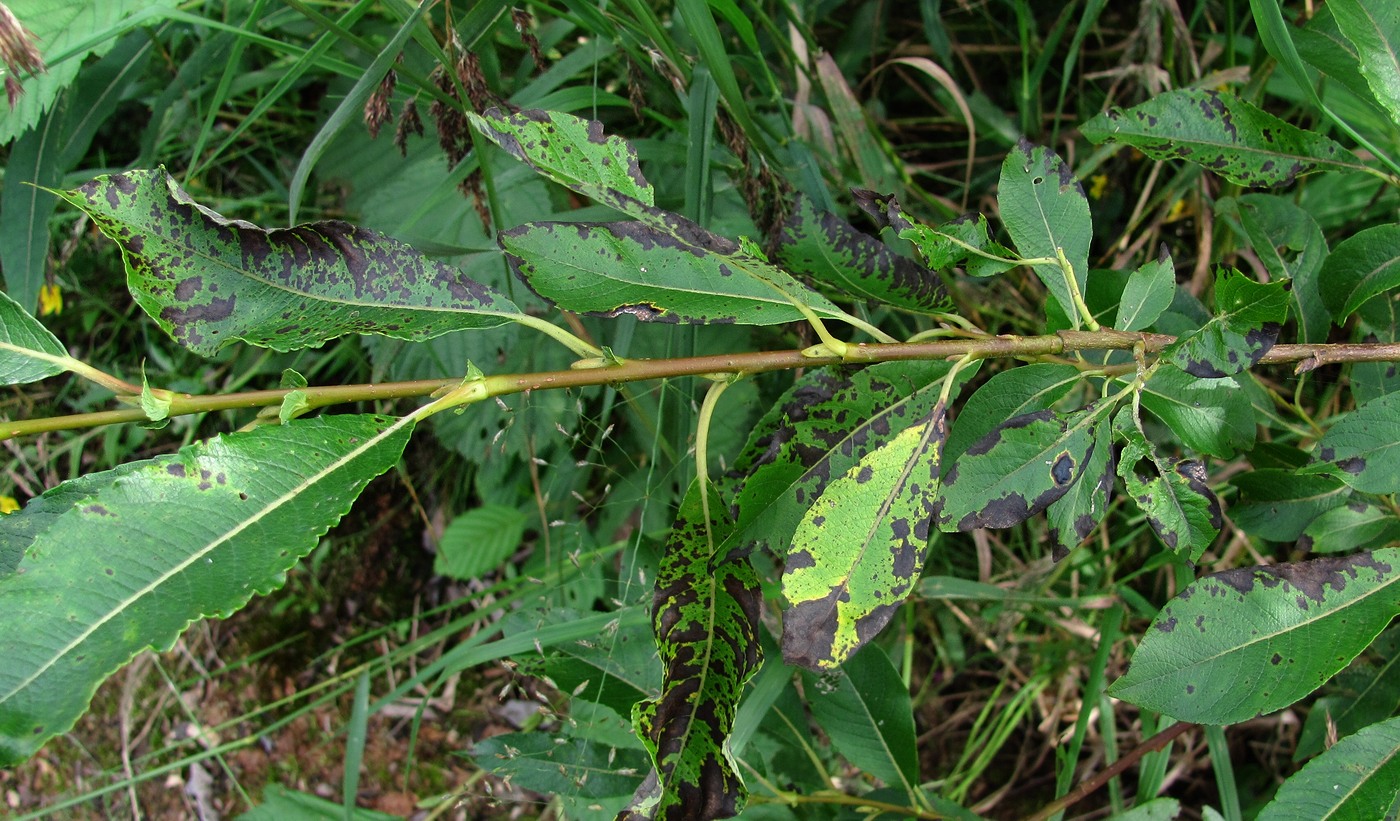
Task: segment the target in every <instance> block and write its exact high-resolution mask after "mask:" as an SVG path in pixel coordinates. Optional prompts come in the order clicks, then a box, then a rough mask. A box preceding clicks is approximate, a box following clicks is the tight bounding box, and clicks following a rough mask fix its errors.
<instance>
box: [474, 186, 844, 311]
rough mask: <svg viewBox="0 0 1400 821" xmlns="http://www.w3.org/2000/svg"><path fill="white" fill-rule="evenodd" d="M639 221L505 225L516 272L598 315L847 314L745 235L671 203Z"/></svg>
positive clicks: (541, 291)
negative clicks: (707, 224)
mask: <svg viewBox="0 0 1400 821" xmlns="http://www.w3.org/2000/svg"><path fill="white" fill-rule="evenodd" d="M634 210H635V212H636V213H637V214H638V215H639V216H642V217H643V219H641V220H639V221H636V222H607V223H582V222H532V223H526V224H525V225H521V226H518V227H516V228H511V229H510V230H507V231H502V232H501V233H500V237H499V239H500V243H501V247H502V248H503V249H505V252H506V259H507V261H509V263H510V266H511V269H512V270H514V271H515V273H516V275H517V276H518V277H520V279H521V280H522V281H523V282H525V284H526V285H528V286H529V287H530V290H532V291H534V292H535V293H536V294H537V295H539V296H540V297H541V298H543V299H545V300H548V301H549V302H551V303H553V304H554V305H557V306H558V307H560V308H562V309H564V310H567V311H574V312H576V313H582V314H590V315H593V316H602V317H616V316H622V315H631V316H634V317H636V318H637V319H640V320H642V321H644V322H679V323H685V324H708V323H737V324H740V325H775V324H778V323H782V322H793V321H798V320H802V319H803V318H804V317H803V314H802V312H801V311H799V310H798V309H797V307H796V306H795V305H794V304H793V303H794V302H796V303H799V304H802V305H805V306H807V307H808V308H810V309H811V310H812V311H813V312H815V313H816V314H817V315H818V316H821V317H824V318H836V319H839V318H842V317H844V316H845V313H844V312H842V311H841V310H840V309H839V308H837V307H836V306H835V305H834V304H833V303H832V302H831V301H830V300H829V299H827V298H826V297H824V296H822V295H821V294H819V293H817V292H816V291H814V290H812V289H811V288H810V287H808V286H807V285H804V284H802V283H801V282H798V281H797V280H796V279H795V278H794V277H793V276H792V275H791V274H789V273H788V272H787V271H784V270H783V269H781V268H779V267H777V266H775V265H773V264H772V263H770V262H768V261H767V260H765V259H761V258H759V257H757V256H754V255H753V254H752V253H750V252H748V251H747V250H745V249H744V248H743V247H741V246H740V244H739V243H737V242H734V241H732V240H730V239H727V238H725V237H722V236H720V235H718V234H715V233H713V232H711V231H708V230H706V229H704V228H702V227H700V225H698V224H696V223H694V222H692V221H690V220H688V219H686V218H685V217H682V216H681V215H679V214H673V213H671V212H669V211H663V210H661V209H657V208H647V207H643V206H640V205H638V206H637V208H636V209H634Z"/></svg>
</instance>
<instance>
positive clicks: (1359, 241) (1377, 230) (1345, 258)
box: [1319, 223, 1400, 325]
mask: <svg viewBox="0 0 1400 821" xmlns="http://www.w3.org/2000/svg"><path fill="white" fill-rule="evenodd" d="M1319 286H1320V290H1321V294H1322V302H1323V304H1324V305H1326V306H1327V310H1328V311H1330V312H1331V313H1332V320H1333V321H1334V322H1336V323H1337V324H1338V325H1341V324H1342V323H1344V322H1346V320H1347V317H1349V316H1351V315H1352V314H1353V313H1355V312H1356V310H1357V309H1358V308H1360V307H1361V306H1362V305H1364V304H1366V302H1367V301H1369V300H1371V299H1372V298H1374V297H1377V296H1380V295H1381V294H1384V293H1386V292H1387V291H1390V290H1391V289H1393V288H1395V287H1396V286H1400V225H1396V224H1394V223H1391V224H1388V225H1378V226H1376V227H1374V228H1367V229H1366V230H1364V231H1360V232H1358V233H1356V234H1353V235H1352V236H1350V237H1347V238H1346V239H1344V240H1342V241H1341V242H1340V243H1338V244H1337V247H1336V248H1334V249H1332V253H1331V254H1330V255H1329V256H1328V257H1327V261H1326V262H1324V263H1323V264H1322V272H1321V276H1320V279H1319Z"/></svg>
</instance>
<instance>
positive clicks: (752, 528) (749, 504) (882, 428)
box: [726, 361, 976, 553]
mask: <svg viewBox="0 0 1400 821" xmlns="http://www.w3.org/2000/svg"><path fill="white" fill-rule="evenodd" d="M950 367H951V364H950V363H948V362H929V361H911V362H882V363H879V364H876V365H872V366H870V367H868V368H861V369H860V370H857V371H855V372H852V373H847V372H844V369H821V370H813V371H810V372H808V373H807V374H804V375H803V376H802V377H801V378H800V379H798V380H797V381H796V382H795V383H794V384H793V386H792V387H791V388H789V389H788V390H787V391H786V392H784V393H783V395H782V396H781V397H780V398H779V399H778V401H777V402H776V403H775V404H774V405H773V407H772V409H771V410H770V411H769V412H768V413H766V414H764V416H763V418H762V419H760V420H759V422H758V424H756V425H755V426H754V428H753V430H752V432H751V433H750V435H749V441H748V442H747V443H745V445H744V449H743V451H741V452H740V455H739V457H738V459H736V460H735V463H734V468H733V473H734V474H736V475H738V476H740V477H743V480H742V483H741V484H740V486H739V490H738V492H737V493H736V494H735V498H734V500H733V506H734V509H735V510H736V511H737V515H736V521H737V527H736V529H735V533H734V535H733V536H732V537H731V538H730V539H729V541H728V542H727V543H726V547H733V546H735V545H737V544H738V543H740V542H743V543H745V544H753V546H754V547H755V549H756V550H758V551H771V552H775V553H776V552H779V551H785V550H786V549H787V546H788V544H789V541H790V540H791V538H792V534H793V531H794V530H796V528H797V524H798V522H800V521H801V520H802V517H803V516H804V515H805V514H806V512H807V510H808V509H809V508H810V507H812V505H813V503H814V502H815V501H816V500H817V499H818V498H819V497H820V496H821V495H822V493H823V492H825V490H826V487H827V485H828V484H829V483H830V482H831V481H833V480H834V479H837V478H839V477H841V476H843V475H845V473H846V472H847V471H849V470H850V469H851V467H852V466H854V465H855V464H856V463H857V462H859V461H860V460H861V459H863V458H865V456H866V455H867V454H869V453H871V452H873V451H874V450H875V449H876V448H878V447H880V446H881V445H884V444H885V443H887V442H889V441H890V440H891V439H892V438H893V437H894V436H896V435H897V434H898V433H899V432H900V431H902V430H904V429H906V428H908V427H909V426H910V425H912V424H914V423H915V422H916V421H917V420H919V419H921V418H923V417H925V416H927V415H928V414H929V413H930V412H931V411H932V410H933V406H934V404H935V403H936V402H937V400H938V393H939V389H940V387H941V383H940V381H939V380H940V379H941V378H942V377H943V376H944V375H946V374H947V373H948V371H949V369H950ZM975 373H976V369H975V368H972V367H966V368H963V369H962V370H960V371H959V372H958V378H959V380H963V379H968V378H971V377H972V375H973V374H975Z"/></svg>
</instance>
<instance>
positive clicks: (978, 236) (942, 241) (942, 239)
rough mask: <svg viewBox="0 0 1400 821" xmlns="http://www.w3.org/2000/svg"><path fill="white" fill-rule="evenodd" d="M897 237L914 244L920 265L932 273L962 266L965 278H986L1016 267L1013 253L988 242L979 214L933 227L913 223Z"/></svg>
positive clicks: (988, 236) (964, 216) (965, 216)
mask: <svg viewBox="0 0 1400 821" xmlns="http://www.w3.org/2000/svg"><path fill="white" fill-rule="evenodd" d="M899 237H900V239H906V240H909V241H910V242H912V243H914V247H915V248H917V249H919V254H920V255H921V256H923V258H924V262H925V263H927V264H928V267H930V268H933V269H935V270H939V271H941V270H943V269H945V268H951V267H953V266H954V265H957V264H959V263H963V264H964V267H965V268H966V270H967V274H968V276H974V277H989V276H995V275H996V274H1000V273H1001V272H1003V271H1006V270H1009V269H1011V268H1014V267H1016V263H1015V261H1014V260H1015V254H1013V253H1011V250H1010V249H1008V248H1005V247H1003V246H1002V245H1001V244H1000V243H997V242H995V241H993V240H992V237H991V232H990V229H989V228H988V224H987V218H986V217H985V216H983V215H982V214H964V215H963V216H961V217H958V218H957V219H955V220H952V221H951V222H945V223H943V224H942V225H940V226H938V227H937V228H932V227H930V226H927V225H924V224H923V223H915V224H914V225H911V226H908V227H906V228H902V229H900V230H899ZM977 251H981V252H982V253H980V254H979V253H976V252H977ZM985 255H990V257H989V256H985ZM1001 260H1007V261H1005V262H1003V261H1001Z"/></svg>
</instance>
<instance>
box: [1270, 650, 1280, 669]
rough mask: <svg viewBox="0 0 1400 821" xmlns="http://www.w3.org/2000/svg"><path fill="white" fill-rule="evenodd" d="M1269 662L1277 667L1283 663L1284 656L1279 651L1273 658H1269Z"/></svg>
mask: <svg viewBox="0 0 1400 821" xmlns="http://www.w3.org/2000/svg"><path fill="white" fill-rule="evenodd" d="M1269 663H1270V664H1272V665H1274V666H1275V667H1277V666H1278V665H1280V664H1282V663H1283V656H1281V655H1279V654H1278V653H1274V656H1273V658H1271V659H1269Z"/></svg>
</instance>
